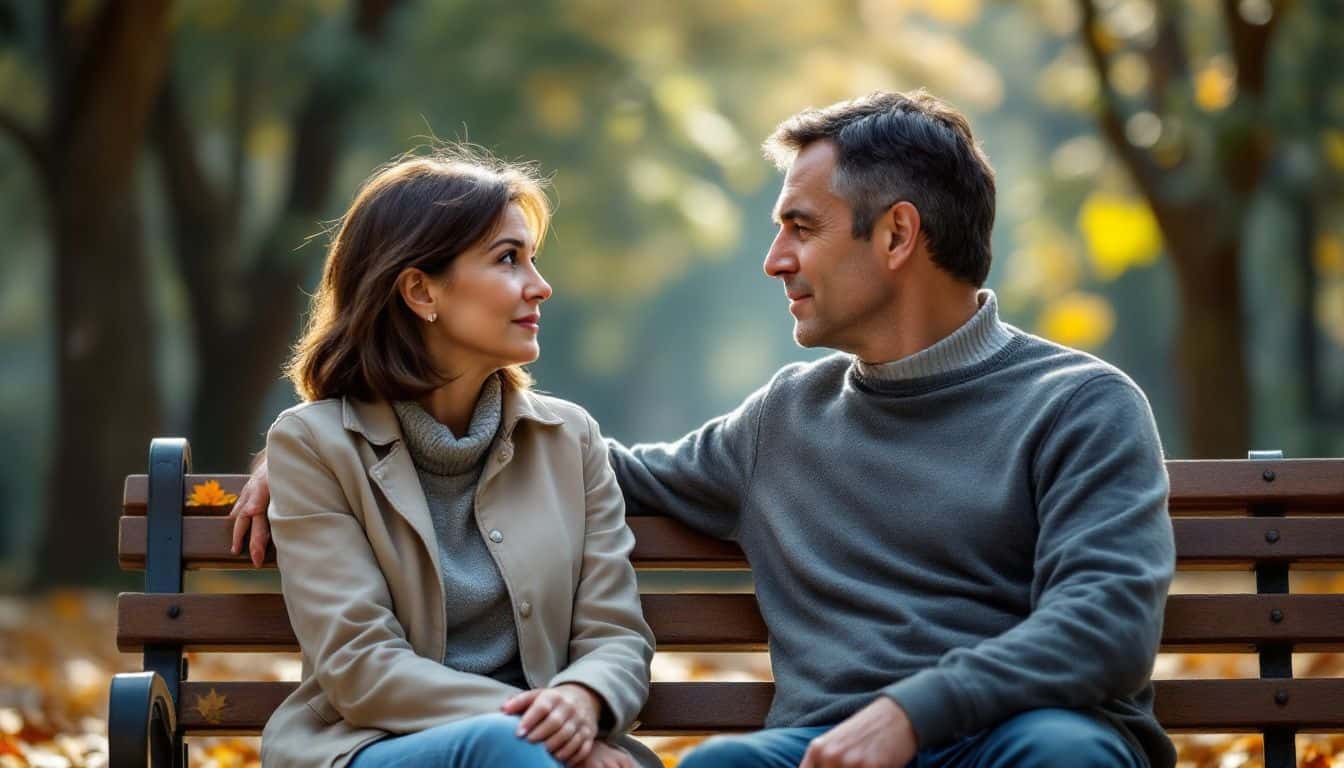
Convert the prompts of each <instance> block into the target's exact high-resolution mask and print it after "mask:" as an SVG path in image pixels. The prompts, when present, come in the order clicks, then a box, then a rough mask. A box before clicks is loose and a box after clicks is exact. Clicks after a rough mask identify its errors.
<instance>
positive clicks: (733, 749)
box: [680, 709, 1144, 768]
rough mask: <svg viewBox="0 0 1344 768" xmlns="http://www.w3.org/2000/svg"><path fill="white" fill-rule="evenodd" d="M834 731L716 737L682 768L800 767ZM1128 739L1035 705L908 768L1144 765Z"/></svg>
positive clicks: (921, 756) (922, 754) (928, 752)
mask: <svg viewBox="0 0 1344 768" xmlns="http://www.w3.org/2000/svg"><path fill="white" fill-rule="evenodd" d="M828 730H830V726H817V727H812V728H771V729H769V730H765V731H757V732H756V733H749V734H746V735H744V736H717V737H715V738H713V739H710V740H709V741H707V742H705V743H704V744H703V745H701V746H700V747H698V748H697V749H695V750H694V751H692V752H691V753H690V754H689V755H687V756H686V758H685V759H684V760H682V761H681V763H680V768H797V766H798V764H799V763H801V762H802V761H803V755H804V754H805V753H806V752H807V745H808V744H809V743H810V742H811V741H812V740H813V739H815V738H816V737H818V736H820V735H822V734H823V733H825V732H826V731H828ZM1143 765H1144V761H1143V760H1141V759H1140V758H1139V757H1138V756H1137V755H1136V754H1135V753H1134V750H1133V749H1132V748H1131V747H1130V746H1129V743H1128V742H1126V741H1125V739H1124V738H1123V737H1122V736H1121V735H1120V733H1119V732H1118V731H1116V730H1115V729H1114V728H1112V727H1110V726H1109V725H1106V724H1105V723H1103V722H1101V721H1099V720H1097V719H1095V718H1092V717H1088V716H1087V715H1083V714H1080V713H1078V712H1074V711H1071V710H1067V709H1036V710H1031V711H1030V712H1024V713H1022V714H1020V715H1018V716H1016V717H1013V718H1010V719H1008V720H1006V721H1004V722H1003V723H1000V724H999V726H998V727H996V728H991V729H989V730H987V731H984V732H982V733H979V734H976V735H975V736H971V737H970V738H967V739H963V740H962V741H958V742H955V743H953V744H950V745H947V746H944V747H940V748H938V749H921V750H920V751H919V752H918V754H916V755H915V759H914V760H913V761H911V762H910V764H909V766H908V767H907V768H1010V767H1011V768H1112V767H1114V768H1141V767H1142V766H1143Z"/></svg>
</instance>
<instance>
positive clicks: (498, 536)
mask: <svg viewBox="0 0 1344 768" xmlns="http://www.w3.org/2000/svg"><path fill="white" fill-rule="evenodd" d="M490 540H491V541H493V542H495V543H496V544H498V543H500V542H501V541H503V540H504V534H502V533H500V532H499V531H498V530H493V531H491V532H490Z"/></svg>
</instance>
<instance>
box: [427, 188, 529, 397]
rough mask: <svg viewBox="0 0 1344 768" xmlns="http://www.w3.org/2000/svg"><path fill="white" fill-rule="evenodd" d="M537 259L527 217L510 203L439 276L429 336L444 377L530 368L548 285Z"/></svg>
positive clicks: (432, 290) (435, 289)
mask: <svg viewBox="0 0 1344 768" xmlns="http://www.w3.org/2000/svg"><path fill="white" fill-rule="evenodd" d="M535 255H536V243H535V242H534V240H533V234H532V230H531V228H529V227H528V224H527V218H526V217H525V216H524V215H523V211H522V209H521V208H520V207H518V206H517V205H516V204H512V205H510V206H509V207H508V208H507V209H506V210H505V212H504V215H503V218H502V220H501V221H500V226H499V228H498V231H497V232H495V233H494V234H492V235H490V236H489V237H487V238H486V239H485V240H484V241H482V242H481V243H479V244H478V245H476V246H474V247H473V248H470V249H468V250H467V251H465V252H463V253H462V254H461V255H460V256H458V257H457V259H456V260H455V261H454V262H453V263H452V265H451V266H450V267H448V271H447V272H446V273H445V274H444V275H443V276H442V278H443V279H441V280H434V281H433V282H434V284H435V285H434V286H433V288H432V289H431V295H432V296H433V299H434V311H435V312H437V313H438V316H439V317H438V320H437V321H436V322H435V323H432V324H430V325H429V327H428V329H427V331H428V332H427V334H426V336H427V341H428V343H429V345H430V349H431V350H432V352H433V354H434V357H435V359H436V360H440V361H443V365H442V367H443V368H444V369H445V373H448V374H450V375H455V374H458V373H462V372H465V369H467V368H478V369H479V368H485V369H488V370H498V369H500V368H503V367H505V366H509V365H519V364H522V363H530V362H532V361H533V360H536V359H537V356H538V355H539V354H541V347H540V346H539V345H538V343H537V334H538V333H539V331H540V327H541V326H540V324H541V311H540V308H541V303H542V302H543V301H545V300H546V299H548V298H550V296H551V286H550V285H549V284H548V283H547V282H546V281H545V280H543V279H542V277H541V273H540V272H538V271H537V264H536V261H535V260H534V256H535Z"/></svg>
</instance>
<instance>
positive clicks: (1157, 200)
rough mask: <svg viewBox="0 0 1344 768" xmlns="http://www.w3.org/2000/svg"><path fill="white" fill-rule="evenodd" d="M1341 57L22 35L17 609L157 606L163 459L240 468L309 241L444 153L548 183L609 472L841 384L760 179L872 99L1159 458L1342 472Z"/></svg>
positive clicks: (423, 24) (567, 318) (553, 243)
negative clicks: (382, 181)
mask: <svg viewBox="0 0 1344 768" xmlns="http://www.w3.org/2000/svg"><path fill="white" fill-rule="evenodd" d="M1340 51H1344V3H1340V2H1338V0H1281V1H1271V0H1023V1H1022V2H1009V1H1007V0H810V2H807V3H789V2H771V1H767V0H683V1H682V2H676V3H653V2H650V3H644V2H630V0H528V1H527V2H516V3H500V2H484V0H442V1H435V0H401V1H400V2H397V1H395V0H274V1H268V2H247V1H244V0H178V2H169V1H168V0H135V1H134V2H116V1H113V0H107V1H99V0H65V1H61V0H48V1H38V0H0V233H3V245H2V246H0V438H2V439H0V592H3V593H7V594H10V595H15V596H18V595H33V594H37V593H39V592H44V591H46V590H50V589H51V588H68V587H79V588H84V587H101V588H135V587H136V581H137V580H136V578H135V577H133V576H127V575H124V574H119V573H118V571H117V566H116V559H115V543H114V533H115V525H116V522H115V521H116V519H117V514H118V510H117V506H118V500H119V499H120V494H121V484H122V479H123V478H124V476H125V475H126V474H128V473H136V472H143V471H145V462H146V454H147V449H148V444H149V440H150V438H151V437H153V436H156V435H181V436H186V437H188V438H189V439H190V441H191V444H192V447H193V451H194V458H195V467H196V469H197V471H204V472H231V471H242V470H243V469H244V468H245V465H246V462H247V460H248V457H249V456H250V455H251V453H252V452H253V451H255V450H257V449H259V448H260V447H261V446H262V444H263V442H264V434H265V430H266V428H267V426H268V425H269V424H270V421H271V420H272V418H273V417H274V416H275V414H276V413H278V412H279V411H280V410H281V409H283V408H284V407H286V406H288V405H289V404H291V403H292V402H294V399H295V398H294V393H293V391H292V390H291V388H290V387H289V386H288V385H287V384H286V383H285V382H282V381H281V380H280V378H279V367H280V365H281V362H282V361H283V359H284V358H285V356H286V353H287V349H288V346H289V345H290V343H291V342H292V341H293V340H294V338H295V336H296V333H297V331H298V328H299V323H300V320H301V317H302V314H303V312H304V310H305V308H306V304H307V296H306V293H305V291H311V290H312V289H313V288H314V287H315V285H316V281H317V277H318V274H319V269H320V265H321V262H322V258H323V255H324V250H323V248H324V245H325V236H324V235H323V230H324V227H325V226H326V225H327V224H328V223H329V222H331V221H332V220H333V219H334V218H336V217H337V216H339V215H340V213H341V212H342V211H343V209H344V207H345V205H346V204H347V203H348V201H349V200H350V198H351V196H352V195H353V192H354V190H355V189H356V187H357V185H358V184H359V182H360V181H361V180H362V179H363V178H365V177H366V176H367V175H368V174H369V173H370V171H371V170H372V169H373V168H374V167H375V166H377V165H378V164H379V163H382V162H384V161H386V160H388V159H390V158H391V157H393V156H394V155H397V154H398V153H401V152H403V151H406V150H408V149H411V148H413V147H415V146H417V145H421V144H424V143H426V142H427V141H429V140H431V137H434V136H437V137H442V138H466V139H470V140H471V141H473V142H476V143H479V144H481V145H484V146H486V147H489V148H490V149H492V150H493V151H495V152H496V153H498V154H501V155H504V156H506V157H510V158H527V159H531V160H535V161H537V162H538V163H539V164H540V165H541V167H542V168H543V169H545V170H546V172H547V173H549V174H551V175H552V177H553V181H554V199H555V201H556V203H557V214H556V219H555V224H554V229H553V234H552V237H551V238H550V239H549V241H548V243H547V244H546V246H545V249H544V251H543V254H542V259H541V262H540V264H541V269H542V271H543V272H544V274H545V275H546V277H547V278H548V279H549V280H550V282H551V283H552V285H553V286H554V287H555V296H554V298H553V299H551V301H550V302H548V304H547V306H546V324H545V326H544V328H543V332H542V337H541V340H542V349H543V352H542V357H541V360H540V361H539V362H538V363H537V364H536V365H535V366H534V367H533V372H534V374H535V376H536V378H537V380H538V382H539V386H540V388H542V389H543V390H546V391H549V392H552V393H555V394H558V395H560V396H563V397H566V398H570V399H573V400H576V401H578V402H579V403H581V404H583V405H585V406H586V407H587V408H588V409H589V410H591V411H592V412H593V414H594V415H595V416H596V417H597V418H598V419H599V421H600V422H601V423H602V425H603V428H604V430H605V432H606V433H607V434H609V435H612V436H615V437H618V438H620V439H622V440H625V441H639V440H659V439H671V438H673V437H676V436H679V435H680V434H682V433H684V432H685V431H687V430H689V429H691V428H693V427H695V426H697V425H698V424H700V423H701V422H702V421H704V420H705V419H707V418H710V417H712V416H714V415H717V414H719V413H722V412H724V411H726V410H728V409H730V408H732V407H733V406H734V405H736V404H737V403H738V402H740V400H741V399H742V398H743V397H744V396H745V395H746V394H747V393H748V392H750V391H751V390H753V389H754V388H756V387H757V386H759V385H760V384H762V383H763V382H765V381H766V380H767V378H768V377H769V376H770V374H771V373H772V372H773V371H774V370H775V369H776V368H778V367H779V366H780V365H781V364H783V363H786V362H789V361H792V360H799V359H809V358H812V357H816V356H818V355H820V354H822V352H821V351H808V350H800V349H798V348H797V347H796V346H794V344H793V342H792V340H791V335H790V331H791V318H790V317H789V316H788V314H787V311H786V308H785V302H784V299H783V295H782V291H781V289H780V286H779V285H778V284H777V283H776V282H775V281H772V280H769V279H768V278H766V277H765V276H764V275H763V274H762V272H761V269H760V263H761V260H762V258H763V256H764V253H765V251H766V248H767V246H768V244H769V242H770V240H771V238H772V237H773V232H774V227H773V225H772V224H771V223H770V220H769V211H770V207H771V204H772V203H773V200H774V197H775V195H776V193H777V191H778V186H779V176H778V173H777V172H776V171H775V170H774V169H773V168H772V167H771V166H770V165H769V163H768V162H767V161H766V160H765V159H764V158H763V157H762V155H761V153H760V151H759V149H758V146H759V143H760V141H761V139H762V138H763V137H764V136H765V135H766V134H767V133H769V131H770V130H771V128H772V127H773V126H774V125H775V124H776V123H778V122H779V121H780V120H782V119H784V118H785V117H787V116H789V115H790V114H792V113H794V112H796V111H797V110H799V109H801V108H803V107H806V106H809V105H815V106H821V105H825V104H828V103H831V102H833V101H836V100H839V99H843V98H847V97H852V96H855V95H858V94H862V93H866V92H868V91H871V90H874V89H897V90H907V89H913V88H916V87H926V88H928V89H929V90H930V91H932V92H933V93H935V94H936V95H938V96H941V97H943V98H945V99H946V100H948V101H950V102H951V103H952V104H954V105H956V106H957V107H959V108H961V109H962V110H964V111H965V112H967V113H968V114H969V116H970V117H971V121H972V124H973V127H974V129H975V131H976V134H977V136H978V138H979V139H980V141H981V142H982V144H983V146H984V147H985V149H986V151H987V152H988V154H989V157H990V159H991V161H992V162H993V164H994V166H995V168H996V169H997V171H998V220H997V226H996V227H995V231H994V254H995V261H994V267H993V271H992V272H991V275H990V279H989V286H990V287H991V288H993V289H995V290H996V291H997V292H998V295H999V297H1000V301H1001V307H1002V312H1003V314H1004V316H1005V318H1006V319H1007V320H1008V321H1009V322H1011V323H1013V324H1015V325H1018V326H1019V327H1022V328H1024V329H1026V330H1029V331H1032V332H1035V333H1038V334H1041V335H1044V336H1047V337H1049V338H1052V339H1055V340H1058V341H1060V342H1063V343H1065V344H1070V345H1073V346H1077V347H1080V348H1083V349H1086V350H1089V351H1091V352H1093V353H1095V354H1097V355H1099V356H1101V357H1102V358H1104V359H1106V360H1108V361H1110V362H1112V363H1114V364H1116V365H1118V366H1120V367H1121V368H1123V369H1124V370H1126V371H1127V372H1129V373H1130V374H1131V375H1132V376H1133V377H1134V379H1135V380H1137V381H1138V383H1139V384H1140V385H1141V386H1142V387H1143V389H1144V390H1145V391H1146V392H1147V393H1148V396H1149V398H1150V400H1151V402H1152V404H1153V407H1154V410H1155V412H1156V414H1157V418H1158V421H1159V426H1160V428H1161V431H1162V435H1163V439H1164V442H1165V445H1166V448H1167V452H1168V454H1169V456H1170V457H1172V458H1200V457H1224V458H1231V457H1244V455H1245V452H1246V450H1247V449H1251V448H1257V449H1282V450H1284V451H1285V452H1286V454H1287V455H1288V456H1289V457H1306V456H1332V455H1333V456H1338V455H1341V453H1344V386H1341V383H1342V382H1344V66H1341V64H1342V63H1344V62H1342V61H1341V54H1340ZM55 594H57V595H65V596H66V597H63V598H57V599H56V601H55V602H54V603H43V604H42V608H41V610H42V611H46V612H48V613H50V616H48V618H51V617H52V616H54V617H55V618H54V619H52V620H53V621H57V623H58V624H59V621H61V620H66V619H68V620H71V621H74V620H76V619H80V620H82V621H85V622H86V623H87V622H89V621H92V620H93V619H89V618H88V617H89V616H91V615H95V614H96V615H101V619H97V620H100V621H104V622H110V616H107V615H102V614H99V613H98V612H99V611H105V610H106V605H105V604H104V603H100V602H98V601H97V599H95V598H85V597H80V598H72V597H69V596H70V595H72V594H80V595H83V594H85V593H70V592H60V593H55ZM19 599H20V598H18V597H15V598H12V599H9V602H7V603H4V604H3V605H0V608H3V610H0V622H3V623H5V624H6V626H8V627H9V628H11V629H12V628H13V626H14V625H15V622H26V621H27V618H25V617H27V616H29V615H30V614H31V613H32V611H31V610H29V609H28V608H22V609H21V608H18V607H16V606H18V605H19V603H17V602H15V601H16V600H19ZM62 600H66V601H67V602H61V601H62ZM70 600H75V601H76V602H75V603H71V602H69V601H70ZM85 600H92V601H93V602H92V603H86V602H81V601H85ZM24 605H27V604H24ZM90 605H92V606H93V607H90ZM99 606H101V607H99ZM42 615H44V616H46V615H47V614H45V613H44V614H42ZM16 616H18V617H19V618H17V619H16V618H15V617H16ZM62 616H64V617H65V619H61V617H62ZM80 617H82V618H80ZM86 672H87V670H86ZM63 674H66V675H67V677H68V676H69V675H70V674H75V675H76V676H78V670H75V672H73V673H72V672H70V670H69V669H66V670H65V672H64V673H63ZM86 677H87V675H86ZM94 688H96V686H94ZM91 690H92V689H91ZM102 691H104V692H105V688H103V689H102ZM95 709H96V707H95ZM4 725H5V724H4V723H2V722H0V730H3V729H4ZM0 759H3V756H2V755H0Z"/></svg>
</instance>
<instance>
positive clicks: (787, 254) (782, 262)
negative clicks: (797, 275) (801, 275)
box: [763, 231, 798, 277]
mask: <svg viewBox="0 0 1344 768" xmlns="http://www.w3.org/2000/svg"><path fill="white" fill-rule="evenodd" d="M763 266H764V267H765V274H767V275H769V276H770V277H782V276H784V275H788V274H792V273H794V272H797V271H798V256H797V254H796V253H795V252H794V249H793V247H792V244H791V243H789V242H787V241H786V240H785V238H784V232H783V231H780V233H779V234H777V235H775V241H774V242H773V243H771V244H770V250H769V251H767V252H766V254H765V264H764V265H763Z"/></svg>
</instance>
